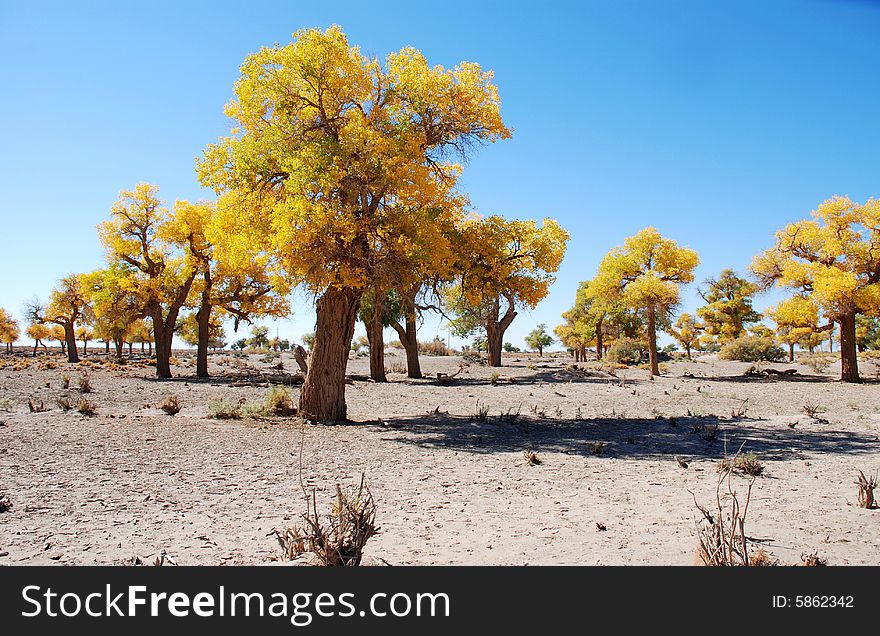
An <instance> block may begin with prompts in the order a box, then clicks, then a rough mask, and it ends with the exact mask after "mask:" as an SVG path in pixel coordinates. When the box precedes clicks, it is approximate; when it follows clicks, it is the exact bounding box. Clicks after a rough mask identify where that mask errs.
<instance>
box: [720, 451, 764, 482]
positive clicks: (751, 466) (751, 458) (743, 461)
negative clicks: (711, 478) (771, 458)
mask: <svg viewBox="0 0 880 636" xmlns="http://www.w3.org/2000/svg"><path fill="white" fill-rule="evenodd" d="M731 468H732V469H733V470H735V471H739V472H741V473H743V474H744V475H749V476H750V477H760V476H761V475H762V474H764V464H762V463H761V460H760V459H758V456H757V455H756V454H755V453H745V454H739V453H737V454H736V455H735V456H734V457H733V458H729V457H725V458H724V459H722V460H721V463H720V464H719V465H718V472H722V471H725V470H730V469H731Z"/></svg>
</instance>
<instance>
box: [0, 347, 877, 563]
mask: <svg viewBox="0 0 880 636" xmlns="http://www.w3.org/2000/svg"><path fill="white" fill-rule="evenodd" d="M179 357H181V356H179ZM22 360H23V362H30V363H31V364H30V365H29V367H28V368H27V369H22V368H19V370H17V371H16V370H13V368H12V366H11V364H10V363H9V362H7V366H6V367H5V368H3V369H0V399H2V398H8V399H10V400H12V402H13V403H12V404H11V405H9V406H10V408H11V411H10V412H2V411H0V422H2V424H0V493H7V494H8V495H9V497H10V498H11V500H12V502H13V508H12V509H11V510H10V511H9V512H5V513H0V564H52V563H60V564H111V563H125V562H131V561H132V559H133V558H134V557H136V556H137V557H140V558H141V559H143V560H146V561H150V560H152V559H154V558H155V556H156V555H157V554H159V553H160V552H161V551H163V550H165V551H167V553H168V554H169V555H170V556H171V557H172V558H173V559H174V560H175V561H176V562H177V563H179V564H254V563H256V564H259V563H269V562H275V561H277V560H278V559H279V557H280V550H279V548H278V545H277V542H276V540H275V538H274V535H273V529H275V528H284V527H287V526H290V525H293V524H296V523H297V520H298V518H299V515H300V513H301V512H302V511H303V510H304V501H303V496H302V491H301V490H300V487H299V479H300V476H299V474H300V471H299V455H300V447H301V445H302V456H303V469H302V478H303V479H304V480H305V482H306V483H307V485H308V487H310V488H311V487H314V488H316V489H318V492H319V498H322V499H321V500H323V501H327V500H328V498H329V496H330V495H331V494H332V492H333V489H334V486H335V484H336V483H337V482H339V483H341V484H343V485H345V486H352V485H355V484H356V483H357V482H358V480H359V478H360V475H361V473H365V474H366V477H367V480H368V483H369V486H370V488H371V490H372V492H373V494H374V496H375V497H376V500H377V504H378V513H377V520H378V522H379V524H380V525H381V533H380V534H379V535H378V536H376V537H375V538H374V539H372V540H371V541H370V543H369V544H368V547H367V553H366V557H365V563H368V564H381V563H383V562H385V563H389V564H392V565H400V564H658V565H661V564H691V563H692V562H693V557H694V553H695V547H696V543H697V538H696V531H695V522H696V520H697V517H698V512H697V509H696V508H695V506H694V496H695V497H696V498H697V500H699V501H701V502H703V503H706V504H711V503H712V502H713V500H714V495H715V486H716V482H717V474H718V473H717V465H718V462H719V460H720V459H721V458H722V457H723V456H724V454H725V449H727V451H728V452H732V451H734V450H736V449H737V448H739V447H740V445H741V444H743V443H745V450H746V451H753V452H755V453H757V454H758V455H759V457H760V458H761V460H762V461H763V463H764V465H765V472H764V475H763V476H761V477H758V478H757V479H756V481H755V484H754V489H753V495H752V500H751V506H750V508H749V515H748V524H747V528H746V530H747V534H748V535H749V536H750V537H752V538H754V539H758V540H760V541H761V543H760V545H762V546H763V547H764V548H765V549H766V550H767V551H769V552H770V553H771V554H772V555H773V556H774V557H776V558H778V559H780V560H781V561H782V562H784V563H795V562H799V561H800V556H801V555H802V554H804V553H812V552H815V553H818V554H819V555H820V556H821V557H824V558H826V559H827V560H828V562H829V564H874V565H876V564H878V563H880V510H863V509H859V508H858V507H857V506H856V505H855V500H856V491H857V488H856V486H855V484H854V481H855V478H856V476H857V470H858V469H861V470H863V471H864V472H865V473H866V474H868V473H870V474H874V473H875V472H876V471H877V470H878V469H880V383H874V382H869V383H866V384H862V385H844V384H841V383H839V382H836V381H834V379H833V378H834V374H835V372H836V371H837V368H836V365H835V366H832V367H830V368H829V369H828V370H827V371H826V372H825V373H824V375H817V374H816V372H815V371H812V370H810V369H808V368H807V367H804V366H797V365H775V366H776V367H777V368H790V366H796V367H797V368H798V370H799V373H798V375H797V376H794V377H791V378H785V379H774V378H770V379H764V378H751V377H745V376H743V372H744V371H745V369H747V368H748V367H749V366H750V365H748V364H744V363H730V362H719V361H717V360H714V359H713V358H709V357H707V358H703V359H701V360H700V361H698V362H694V363H686V362H675V363H672V364H671V365H670V369H669V373H668V374H667V375H665V376H663V377H661V378H657V379H655V380H653V381H650V380H648V378H647V373H646V372H645V371H644V370H641V369H629V370H625V371H618V372H617V374H618V377H617V378H615V377H611V376H609V375H608V374H606V373H602V372H598V371H596V372H591V373H590V374H584V375H582V374H572V373H569V372H567V371H566V365H567V364H569V359H568V357H567V356H564V355H562V354H556V355H553V356H549V357H548V356H545V357H544V358H538V357H537V356H526V355H511V356H508V357H507V358H506V360H505V362H506V364H507V366H505V367H504V368H503V369H501V370H500V378H497V380H498V381H497V384H494V385H493V383H492V382H491V381H490V379H491V378H492V373H493V372H494V371H495V370H492V369H488V368H486V367H482V366H479V365H471V366H470V367H469V368H468V369H467V370H466V372H464V373H463V374H462V375H460V376H459V379H458V381H457V382H456V383H455V384H453V385H451V386H441V385H438V384H437V383H436V382H435V381H433V380H421V381H411V380H407V379H406V378H405V376H404V375H402V374H400V373H392V374H391V375H390V380H391V381H390V382H389V383H388V384H384V385H380V384H374V383H371V382H367V381H364V380H362V379H355V380H354V382H353V384H351V385H350V386H348V392H347V398H348V405H349V413H350V416H351V417H352V419H353V420H355V422H354V423H352V424H349V425H337V426H308V425H305V424H304V423H303V422H301V421H299V420H298V419H296V418H268V419H253V418H249V419H241V420H223V421H220V420H214V419H209V418H208V417H207V414H208V411H207V407H206V404H207V401H208V398H209V397H212V396H214V397H216V396H225V397H227V398H229V399H232V400H235V401H238V400H239V399H241V398H246V399H248V400H252V401H259V400H262V399H263V398H264V396H265V395H266V393H267V392H268V389H267V388H264V387H263V386H259V385H256V386H255V385H244V386H242V382H240V381H235V377H216V378H214V379H212V380H211V381H196V380H195V379H194V378H193V377H192V376H193V375H194V370H193V367H192V366H191V362H188V363H187V364H186V365H185V366H182V367H178V368H176V372H177V373H179V374H180V377H178V378H176V379H175V380H173V381H170V382H158V381H156V380H155V379H153V378H152V377H151V375H150V374H151V373H152V369H151V368H142V367H132V366H129V367H127V368H125V369H121V370H106V369H104V368H98V369H95V370H94V372H93V378H92V380H93V385H94V391H93V392H92V393H91V394H90V395H89V396H88V398H89V399H90V400H92V401H93V402H94V403H95V404H96V405H97V408H98V414H97V415H96V416H92V417H87V416H83V415H80V414H79V413H77V412H75V411H71V412H67V413H64V412H62V411H61V410H60V409H59V408H58V407H57V406H56V403H55V401H56V398H57V397H58V396H59V395H62V394H67V395H70V396H71V397H73V398H77V397H78V396H79V391H78V390H77V389H75V388H71V389H68V390H64V389H62V388H61V387H62V383H61V376H62V374H63V373H69V374H70V375H71V376H72V377H73V378H74V381H73V382H72V383H71V386H72V387H74V386H75V383H76V381H75V378H76V376H77V374H78V370H77V369H75V368H71V367H70V366H69V365H67V364H66V363H64V362H63V361H62V359H61V358H60V357H57V356H56V357H55V358H53V360H55V361H56V364H57V368H55V369H44V370H39V369H38V366H37V364H36V363H35V362H34V361H33V360H30V359H28V360H24V359H22ZM37 360H38V361H39V360H40V358H37ZM261 360H262V357H261V356H258V355H252V356H250V357H249V358H248V359H247V360H243V359H235V358H233V357H232V356H229V355H222V356H214V357H213V358H212V371H213V372H215V373H218V374H219V373H225V374H227V375H228V376H236V375H238V374H243V375H248V374H251V375H252V374H253V373H254V369H259V370H260V371H261V372H263V373H270V374H271V373H277V372H274V371H271V370H270V369H269V367H270V365H271V364H275V363H276V362H277V361H275V360H272V361H265V362H263V361H261ZM283 361H284V364H285V366H286V367H287V368H294V367H295V365H294V363H293V361H292V359H291V358H290V357H289V356H288V355H286V354H285V355H284V357H283ZM23 362H22V363H23ZM184 362H186V361H184ZM460 362H461V361H460V359H459V358H424V359H423V367H424V370H425V371H426V372H427V373H431V374H434V373H436V372H438V371H443V372H454V371H455V370H456V369H458V368H459V364H460ZM22 363H20V364H22ZM403 364H404V358H403V356H402V355H401V354H400V352H395V351H393V350H392V351H391V352H390V355H389V357H388V365H389V367H392V368H395V369H397V368H400V367H401V366H402V365H403ZM44 366H45V364H44ZM862 371H863V374H864V375H866V376H869V377H873V376H874V375H875V374H876V371H875V370H874V369H873V365H872V364H870V363H865V364H863V365H862ZM349 372H350V373H352V374H353V375H354V376H355V378H358V377H359V376H361V375H362V374H365V373H366V372H367V362H366V360H364V359H356V360H353V361H352V362H351V364H350V366H349ZM689 376H693V377H689ZM239 380H240V378H239ZM291 392H292V394H293V397H294V398H296V395H297V392H298V389H297V388H296V387H292V388H291ZM170 394H175V395H177V396H178V397H179V398H180V400H181V402H182V404H183V407H184V408H183V410H182V411H181V412H180V413H179V414H177V415H176V416H169V415H165V414H164V413H163V412H162V411H160V410H158V409H157V408H156V405H157V404H158V403H159V402H161V401H162V400H163V399H164V398H165V397H166V396H168V395H170ZM28 398H32V399H35V400H37V401H40V400H42V401H43V402H44V404H45V405H46V407H47V408H50V409H52V410H50V411H47V412H42V413H30V412H29V411H28V408H27V400H28ZM805 402H809V403H812V404H815V405H819V406H821V407H822V410H823V412H822V413H821V414H820V416H819V417H820V419H813V418H810V417H808V416H807V415H805V414H804V413H803V410H802V409H803V405H804V404H805ZM7 405H8V404H7ZM480 406H485V407H488V410H489V416H488V419H487V421H479V418H478V417H476V414H477V412H478V410H479V407H480ZM516 412H519V416H518V417H515V418H514V417H501V415H502V413H516ZM713 416H718V418H720V419H717V420H716V419H715V418H714V417H713ZM714 421H717V422H718V423H719V424H720V428H719V431H718V435H717V438H716V439H715V441H712V442H710V441H706V440H705V439H703V438H702V437H701V435H699V434H697V433H695V432H694V428H695V426H699V425H700V424H702V423H706V422H709V423H711V422H714ZM792 426H793V427H792ZM594 442H603V443H604V447H603V448H602V452H601V454H600V455H595V454H593V451H592V448H593V447H594ZM526 449H532V450H534V451H536V452H537V454H538V456H539V458H540V460H541V462H542V463H541V464H540V465H535V466H530V465H528V464H527V463H526V462H525V461H524V458H523V451H524V450H526ZM676 457H679V458H682V459H683V460H685V461H686V462H687V463H688V467H687V468H682V467H681V466H680V465H679V463H678V462H677V461H676ZM734 483H735V484H736V485H737V489H738V490H739V492H740V494H741V495H742V494H743V493H744V489H745V484H746V481H745V479H744V478H742V477H739V476H737V477H736V478H735V480H734ZM691 493H693V494H691ZM597 524H601V525H602V526H603V527H604V528H605V530H600V529H599V526H598V525H597Z"/></svg>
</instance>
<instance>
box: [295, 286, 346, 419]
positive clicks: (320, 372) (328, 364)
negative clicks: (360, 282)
mask: <svg viewBox="0 0 880 636" xmlns="http://www.w3.org/2000/svg"><path fill="white" fill-rule="evenodd" d="M360 297H361V293H360V292H359V291H357V290H354V289H349V288H343V289H338V288H336V287H330V288H329V289H328V290H327V291H326V292H324V295H323V296H321V298H319V299H318V302H317V304H316V314H317V319H316V323H315V343H314V345H313V346H312V354H311V356H310V357H309V372H308V373H307V374H306V378H305V382H304V383H303V386H302V390H301V391H300V396H299V414H300V416H301V417H303V418H306V419H311V420H318V421H321V422H333V421H345V419H346V416H347V411H346V407H345V367H346V365H347V363H348V353H349V350H350V349H351V339H352V337H353V336H354V325H355V322H356V320H357V310H358V303H359V301H360Z"/></svg>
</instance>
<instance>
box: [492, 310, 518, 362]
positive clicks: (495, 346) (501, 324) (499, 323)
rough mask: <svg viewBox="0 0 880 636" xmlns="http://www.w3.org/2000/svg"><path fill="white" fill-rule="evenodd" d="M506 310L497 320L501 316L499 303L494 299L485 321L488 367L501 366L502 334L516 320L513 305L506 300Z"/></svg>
mask: <svg viewBox="0 0 880 636" xmlns="http://www.w3.org/2000/svg"><path fill="white" fill-rule="evenodd" d="M508 303H509V305H508V308H507V311H506V312H505V313H504V317H502V318H501V319H499V316H500V314H501V301H500V299H496V300H495V302H494V303H493V305H492V309H491V311H490V312H489V319H488V320H487V321H486V350H487V352H488V354H489V366H490V367H500V366H501V351H502V350H503V348H504V332H505V331H507V328H508V327H509V326H510V323H512V322H513V319H514V318H516V315H517V314H516V311H514V309H513V303H511V302H510V301H509V300H508Z"/></svg>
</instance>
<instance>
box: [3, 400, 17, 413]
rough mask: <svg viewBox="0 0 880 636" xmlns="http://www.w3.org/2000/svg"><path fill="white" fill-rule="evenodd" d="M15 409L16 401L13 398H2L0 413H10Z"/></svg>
mask: <svg viewBox="0 0 880 636" xmlns="http://www.w3.org/2000/svg"><path fill="white" fill-rule="evenodd" d="M14 407H15V401H14V400H12V399H11V398H0V411H5V412H6V413H9V412H11V411H12V409H13V408H14Z"/></svg>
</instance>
